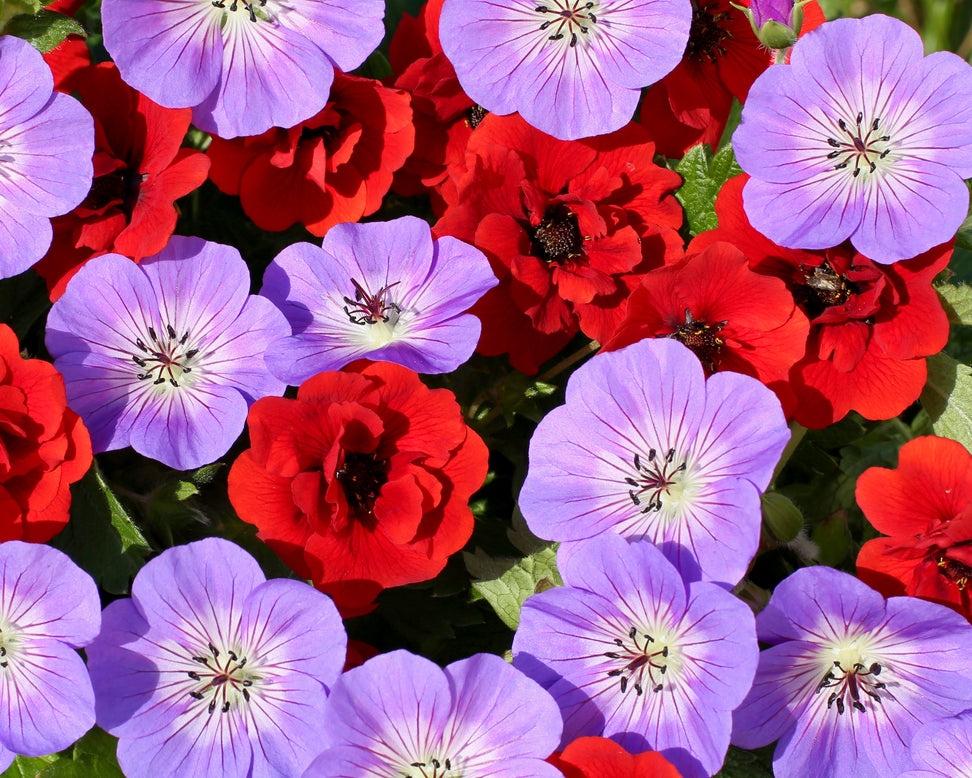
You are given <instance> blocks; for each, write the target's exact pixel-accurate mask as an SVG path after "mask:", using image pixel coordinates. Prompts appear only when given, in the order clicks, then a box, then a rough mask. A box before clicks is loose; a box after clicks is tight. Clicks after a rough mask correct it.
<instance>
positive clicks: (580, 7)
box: [439, 0, 692, 140]
mask: <svg viewBox="0 0 972 778" xmlns="http://www.w3.org/2000/svg"><path fill="white" fill-rule="evenodd" d="M691 23H692V4H691V3H689V2H687V0H596V2H587V0H540V1H539V2H538V0H502V1H501V2H497V0H445V3H444V5H443V6H442V16H441V18H440V22H439V37H440V39H441V42H442V49H443V51H444V52H445V55H446V57H448V59H449V61H450V62H452V64H453V66H454V67H455V69H456V75H457V76H458V77H459V83H460V84H461V85H462V88H463V89H464V90H465V91H466V94H468V95H469V96H470V97H471V98H472V99H473V100H475V101H476V102H477V103H478V104H479V105H481V106H482V107H483V108H485V109H486V110H488V111H491V112H493V113H497V114H508V113H513V111H519V112H520V115H521V116H522V117H523V118H524V119H526V120H527V121H528V122H529V123H530V124H532V125H533V126H534V127H536V128H537V129H539V130H543V131H544V132H546V133H549V134H550V135H553V136H554V137H557V138H561V139H563V140H574V139H576V138H585V137H589V136H591V135H602V134H605V133H608V132H613V131H614V130H618V129H620V128H621V127H623V126H624V125H625V124H627V123H628V122H629V121H630V120H631V117H632V115H633V114H634V111H635V108H636V107H637V105H638V101H639V100H640V99H641V88H642V87H644V86H648V85H649V84H653V83H655V82H656V81H659V80H660V79H661V78H662V77H664V76H665V75H666V74H668V73H669V72H670V71H671V70H672V69H674V67H675V66H676V65H677V64H678V63H679V62H680V61H681V59H682V54H683V52H684V51H685V45H686V43H687V42H688V37H689V28H690V27H691Z"/></svg>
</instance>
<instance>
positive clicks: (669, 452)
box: [665, 448, 675, 462]
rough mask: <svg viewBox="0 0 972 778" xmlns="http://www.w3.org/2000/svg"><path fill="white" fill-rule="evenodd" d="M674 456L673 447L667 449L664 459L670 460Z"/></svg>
mask: <svg viewBox="0 0 972 778" xmlns="http://www.w3.org/2000/svg"><path fill="white" fill-rule="evenodd" d="M674 458H675V449H673V448H670V449H668V453H667V454H665V461H666V462H671V461H672V460H673V459H674Z"/></svg>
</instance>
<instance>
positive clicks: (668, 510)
mask: <svg viewBox="0 0 972 778" xmlns="http://www.w3.org/2000/svg"><path fill="white" fill-rule="evenodd" d="M634 467H635V475H634V476H633V477H630V476H629V477H627V478H625V479H624V480H625V483H627V484H628V485H629V486H630V487H632V488H631V489H629V490H628V496H629V497H630V498H631V502H633V503H634V504H635V505H636V506H637V507H639V508H640V509H641V512H642V513H660V514H662V515H663V516H664V517H665V518H667V519H672V518H676V517H678V516H679V515H680V513H681V512H682V506H683V505H684V504H685V503H690V502H691V501H692V500H693V499H694V498H695V495H696V494H697V492H698V483H697V481H696V479H695V478H693V477H692V474H691V472H690V470H689V467H688V463H687V461H686V460H684V459H680V458H679V457H678V456H677V454H676V451H675V449H674V448H670V449H669V450H668V451H667V453H666V454H665V455H664V456H659V455H658V452H657V451H655V449H649V450H648V456H647V457H642V456H641V455H639V454H635V455H634Z"/></svg>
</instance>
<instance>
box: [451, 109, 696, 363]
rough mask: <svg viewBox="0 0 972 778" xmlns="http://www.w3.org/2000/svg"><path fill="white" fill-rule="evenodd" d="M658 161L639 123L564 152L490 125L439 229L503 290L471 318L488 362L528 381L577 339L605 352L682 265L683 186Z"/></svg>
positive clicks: (551, 142)
mask: <svg viewBox="0 0 972 778" xmlns="http://www.w3.org/2000/svg"><path fill="white" fill-rule="evenodd" d="M653 156H654V147H653V146H652V145H651V140H650V138H649V137H648V135H647V133H646V132H645V131H644V129H643V128H642V127H640V126H639V125H637V124H633V123H632V124H629V125H628V126H627V127H625V128H624V129H623V130H620V131H619V132H617V133H614V134H612V135H608V136H604V137H600V138H594V139H591V140H587V141H572V142H567V141H558V140H555V139H553V138H551V137H549V136H548V135H544V134H543V133H541V132H539V131H538V130H535V129H533V128H532V127H530V126H529V125H528V124H526V123H525V122H524V121H523V120H522V119H520V118H519V117H502V116H487V117H486V118H485V119H483V121H482V123H481V124H480V125H479V126H478V127H477V129H476V132H475V134H474V135H473V136H472V137H471V138H470V140H469V146H468V148H467V157H466V159H467V165H468V172H467V173H466V174H465V175H464V176H463V177H462V178H461V179H460V180H459V181H458V182H457V191H456V192H455V195H454V199H452V200H451V201H450V202H449V208H448V210H447V211H446V212H445V214H444V215H443V217H442V218H441V219H440V220H439V221H438V223H437V224H436V225H435V227H434V230H433V231H434V234H436V235H453V236H455V237H457V238H459V239H460V240H464V241H466V242H467V243H473V244H474V245H475V246H476V247H477V248H479V249H482V251H483V252H484V253H485V254H486V256H487V257H489V260H490V263H491V264H492V267H493V272H494V273H495V274H496V276H497V277H498V278H499V279H500V283H499V285H498V286H497V287H496V289H493V290H491V291H490V292H487V293H486V294H485V295H484V296H483V299H482V300H481V301H480V303H479V304H478V305H477V306H476V307H475V308H474V309H473V313H475V314H477V315H478V316H479V318H480V319H481V320H482V322H483V335H482V338H481V339H480V342H479V346H478V351H479V352H480V353H481V354H486V355H488V356H492V355H495V354H502V353H507V352H508V353H509V354H510V362H511V364H512V365H513V367H515V368H516V369H517V370H520V371H522V372H524V373H530V374H532V373H536V372H537V370H538V368H539V365H540V364H541V363H542V362H544V361H546V360H547V359H549V358H550V357H552V356H553V355H554V354H556V353H557V351H559V350H560V349H561V348H563V346H564V345H566V344H567V342H568V341H569V340H570V339H571V338H572V337H573V336H574V335H576V334H577V330H578V328H579V329H580V330H581V331H583V332H584V334H585V335H588V336H589V337H591V338H594V339H596V340H599V341H602V342H603V341H605V340H607V339H608V338H609V337H610V336H611V335H612V334H613V332H614V330H615V328H616V327H617V325H618V324H619V323H620V321H621V319H622V317H623V316H624V309H625V304H626V300H627V297H628V295H629V294H630V293H631V290H632V289H634V288H635V287H636V286H637V285H638V284H639V283H640V281H641V278H642V277H643V275H644V274H645V273H646V272H648V270H650V269H651V268H653V267H657V266H659V265H662V264H664V263H665V261H666V258H667V257H668V256H669V255H671V254H677V255H680V254H681V249H682V239H681V237H680V236H679V235H678V233H677V232H676V229H677V228H678V227H679V226H680V225H681V223H682V212H681V208H680V207H679V205H678V202H677V201H676V200H675V198H674V197H673V196H672V194H671V193H672V192H673V191H674V190H675V188H676V187H677V186H678V183H679V177H678V175H677V174H676V173H673V172H672V171H670V170H665V169H663V168H660V167H658V166H657V165H655V164H654V162H653ZM443 191H445V190H443Z"/></svg>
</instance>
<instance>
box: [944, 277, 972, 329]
mask: <svg viewBox="0 0 972 778" xmlns="http://www.w3.org/2000/svg"><path fill="white" fill-rule="evenodd" d="M935 291H936V292H938V296H939V297H940V298H941V300H942V307H943V308H944V309H945V313H946V314H948V320H949V321H950V322H951V323H952V324H972V286H968V285H967V284H958V285H957V286H956V285H954V284H942V285H941V286H936V287H935Z"/></svg>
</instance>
